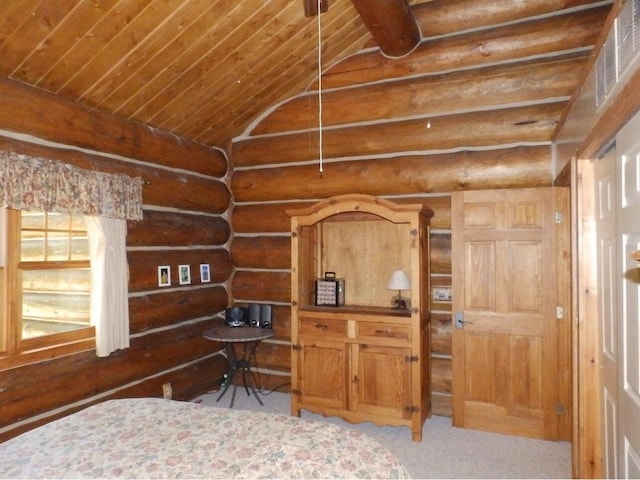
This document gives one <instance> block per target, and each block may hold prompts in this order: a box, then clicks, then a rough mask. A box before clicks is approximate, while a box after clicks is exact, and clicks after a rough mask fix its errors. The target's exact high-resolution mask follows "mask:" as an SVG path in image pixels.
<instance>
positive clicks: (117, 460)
mask: <svg viewBox="0 0 640 480" xmlns="http://www.w3.org/2000/svg"><path fill="white" fill-rule="evenodd" d="M0 476H2V477H4V478H409V474H408V472H407V470H406V469H405V468H404V467H403V466H402V464H401V463H400V462H399V461H398V460H397V459H396V458H395V457H394V456H393V455H392V454H391V453H390V452H389V451H388V450H387V449H386V447H384V446H383V445H381V444H380V443H379V442H378V441H376V440H374V439H372V438H369V437H367V436H366V435H364V434H363V433H361V432H359V431H357V430H353V429H346V428H342V427H338V426H335V425H332V424H329V423H324V422H319V421H310V420H304V419H300V418H297V417H290V416H287V415H280V414H272V413H265V412H260V411H246V410H233V409H228V408H218V407H211V406H204V405H200V404H196V403H189V402H178V401H172V400H164V399H158V398H138V399H120V400H108V401H105V402H103V403H100V404H96V405H93V406H90V407H88V408H86V409H84V410H81V411H79V412H76V413H74V414H72V415H69V416H67V417H64V418H61V419H59V420H56V421H53V422H51V423H48V424H46V425H43V426H41V427H38V428H36V429H34V430H31V431H29V432H26V433H23V434H22V435H20V436H18V437H15V438H13V439H11V440H8V441H6V442H4V443H1V444H0Z"/></svg>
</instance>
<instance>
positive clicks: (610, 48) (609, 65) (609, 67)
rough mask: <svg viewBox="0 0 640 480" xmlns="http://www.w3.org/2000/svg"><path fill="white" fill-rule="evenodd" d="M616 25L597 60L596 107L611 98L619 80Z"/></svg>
mask: <svg viewBox="0 0 640 480" xmlns="http://www.w3.org/2000/svg"><path fill="white" fill-rule="evenodd" d="M616 40H617V38H616V25H614V28H612V29H611V32H609V35H608V36H607V40H606V41H605V43H604V45H603V47H602V50H600V55H599V56H598V59H597V61H596V108H599V107H600V106H602V104H603V103H604V102H605V101H606V100H607V98H609V95H610V94H611V91H612V90H613V87H615V86H616V83H617V82H618V64H617V55H616V50H617V49H616Z"/></svg>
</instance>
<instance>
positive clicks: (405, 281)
mask: <svg viewBox="0 0 640 480" xmlns="http://www.w3.org/2000/svg"><path fill="white" fill-rule="evenodd" d="M410 288H411V281H410V280H409V277H408V276H407V272H405V271H404V270H395V271H394V272H393V273H392V274H391V277H389V283H388V284H387V289H389V290H409V289H410Z"/></svg>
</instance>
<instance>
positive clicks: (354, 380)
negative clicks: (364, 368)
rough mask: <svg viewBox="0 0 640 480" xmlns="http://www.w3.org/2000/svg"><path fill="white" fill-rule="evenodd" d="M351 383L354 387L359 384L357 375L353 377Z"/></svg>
mask: <svg viewBox="0 0 640 480" xmlns="http://www.w3.org/2000/svg"><path fill="white" fill-rule="evenodd" d="M353 383H355V384H356V385H357V384H358V383H360V379H359V378H358V376H357V375H354V376H353Z"/></svg>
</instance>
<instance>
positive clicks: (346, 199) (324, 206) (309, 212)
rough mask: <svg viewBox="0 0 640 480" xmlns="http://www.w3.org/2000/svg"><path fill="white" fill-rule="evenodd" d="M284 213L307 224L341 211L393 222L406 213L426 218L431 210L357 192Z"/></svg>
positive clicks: (430, 213) (431, 215)
mask: <svg viewBox="0 0 640 480" xmlns="http://www.w3.org/2000/svg"><path fill="white" fill-rule="evenodd" d="M286 213H287V215H288V216H289V217H298V218H299V217H304V218H305V221H304V223H305V224H308V225H313V224H314V223H317V222H320V221H322V220H324V219H326V218H329V217H332V216H334V215H338V214H343V213H344V214H347V213H362V214H371V215H376V216H378V217H381V218H384V219H385V220H388V221H390V222H394V223H402V222H406V221H407V218H408V217H407V214H410V215H411V216H413V215H415V214H419V215H423V216H424V217H425V218H426V219H429V218H431V217H433V211H432V210H431V209H430V208H428V207H426V206H424V205H422V204H420V203H404V204H403V203H396V202H392V201H391V200H386V199H384V198H380V197H374V196H372V195H365V194H359V193H351V194H346V195H336V196H334V197H329V198H326V199H324V200H321V201H319V202H317V203H315V204H313V205H311V206H310V207H307V208H298V209H291V210H287V211H286Z"/></svg>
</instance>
